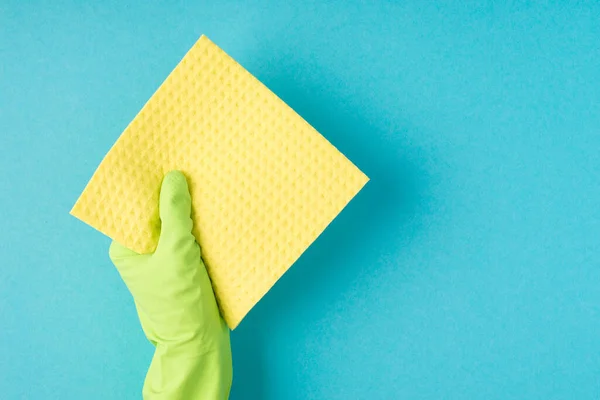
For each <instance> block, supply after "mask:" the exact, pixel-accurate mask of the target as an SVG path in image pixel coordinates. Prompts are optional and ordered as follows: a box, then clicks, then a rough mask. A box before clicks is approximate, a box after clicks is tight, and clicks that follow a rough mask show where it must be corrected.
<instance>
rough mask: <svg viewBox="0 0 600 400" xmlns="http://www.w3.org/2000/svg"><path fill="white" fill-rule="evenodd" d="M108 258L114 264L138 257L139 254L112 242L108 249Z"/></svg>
mask: <svg viewBox="0 0 600 400" xmlns="http://www.w3.org/2000/svg"><path fill="white" fill-rule="evenodd" d="M108 256H109V257H110V259H111V260H112V262H113V263H116V262H118V261H120V260H122V259H126V258H130V257H136V256H139V254H138V253H136V252H135V251H133V250H130V249H128V248H127V247H125V246H123V245H122V244H120V243H118V242H116V241H114V240H113V241H112V243H111V244H110V248H109V249H108ZM115 260H116V261H115Z"/></svg>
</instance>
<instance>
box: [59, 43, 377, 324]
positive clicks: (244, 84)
mask: <svg viewBox="0 0 600 400" xmlns="http://www.w3.org/2000/svg"><path fill="white" fill-rule="evenodd" d="M174 169H178V170H181V171H183V172H184V174H185V175H186V177H187V179H188V182H189V185H190V191H191V194H192V199H193V220H194V235H195V236H196V238H197V240H198V242H199V243H200V245H201V247H202V251H203V258H204V260H205V262H206V265H207V268H208V273H209V275H210V278H211V280H212V284H213V288H214V291H215V295H216V297H217V300H218V302H219V306H220V308H221V312H222V314H223V317H224V318H225V320H226V321H227V324H228V325H229V327H230V328H232V329H233V328H235V327H236V326H237V325H238V324H239V323H240V321H241V320H242V318H244V316H245V315H246V314H247V313H248V311H250V309H251V308H252V307H253V306H254V305H255V304H256V303H257V302H258V301H259V300H260V299H261V297H262V296H264V294H265V293H266V292H267V291H268V290H269V289H270V288H271V287H272V286H273V284H274V283H275V282H276V281H277V280H278V279H279V278H280V277H281V275H283V274H284V273H285V271H286V270H287V269H288V268H289V267H290V266H291V265H292V264H293V263H294V262H295V261H296V260H297V259H298V257H299V256H300V255H301V254H302V253H303V252H304V251H305V250H306V248H307V247H308V246H309V245H310V244H311V243H312V242H313V241H314V240H315V239H316V238H317V236H318V235H319V234H321V232H322V231H323V230H324V229H325V228H326V227H327V225H328V224H329V223H330V222H331V221H332V220H333V219H334V218H335V217H336V215H337V214H338V213H339V212H340V211H341V210H342V209H343V208H344V207H345V206H346V204H347V203H348V202H349V201H350V200H351V199H352V198H353V197H354V196H355V195H356V194H357V193H358V192H359V191H360V189H361V188H362V187H363V186H364V185H365V183H366V182H367V181H368V178H367V177H366V176H365V175H364V174H363V173H362V172H361V171H360V170H359V169H358V168H356V167H355V166H354V165H353V164H352V163H351V162H350V161H349V160H348V159H347V158H346V157H344V155H343V154H341V153H340V152H339V151H338V150H337V149H336V148H335V147H333V146H332V145H331V144H330V143H329V142H328V141H327V140H326V139H325V138H324V137H323V136H321V135H320V134H319V133H318V132H317V131H315V130H314V129H313V128H312V127H311V126H310V125H309V124H308V123H307V122H306V121H304V120H303V119H302V118H301V117H300V116H299V115H298V114H296V113H295V112H294V111H293V110H292V109H291V108H289V107H288V106H287V105H286V104H285V103H284V102H283V101H281V100H280V99H279V98H278V97H277V96H276V95H275V94H274V93H273V92H271V91H270V90H269V89H267V88H266V87H265V86H264V85H263V84H262V83H260V82H259V81H258V80H257V79H256V78H254V77H253V76H252V75H251V74H250V73H249V72H248V71H246V70H245V69H244V68H243V67H242V66H241V65H239V64H238V63H236V62H235V61H234V60H233V59H232V58H231V57H229V56H228V55H227V54H225V52H224V51H223V50H221V49H220V48H219V47H217V46H216V45H215V44H214V43H212V42H211V41H210V40H209V39H207V38H206V37H205V36H202V37H201V38H200V39H199V40H198V42H196V44H194V46H193V47H192V48H191V49H190V50H189V52H188V53H187V54H186V55H185V57H184V58H183V59H182V60H181V62H180V63H179V64H178V65H177V67H176V68H175V69H174V70H173V71H172V72H171V74H170V75H169V76H168V77H167V79H166V80H165V82H164V83H163V84H162V85H161V86H160V87H159V88H158V90H157V91H156V93H154V95H153V96H152V97H151V98H150V100H149V101H148V102H147V103H146V105H145V106H144V107H143V108H142V110H141V111H140V113H139V114H138V115H137V116H136V117H135V119H134V120H133V121H132V122H131V123H130V124H129V126H128V127H127V128H126V129H125V131H124V132H123V134H122V135H121V137H120V138H119V139H118V140H117V142H116V143H115V144H114V146H113V147H112V148H111V150H110V151H109V152H108V154H107V155H106V156H105V158H104V160H103V161H102V163H101V164H100V166H99V167H98V169H97V170H96V172H95V173H94V175H93V176H92V178H91V180H90V182H89V183H88V185H87V187H86V188H85V190H84V191H83V193H82V194H81V197H80V198H79V200H77V203H76V204H75V206H74V207H73V210H72V211H71V214H72V215H74V216H75V217H77V218H79V219H81V220H82V221H84V222H86V223H87V224H89V225H91V226H92V227H94V228H96V229H98V230H99V231H100V232H103V233H104V234H106V235H108V236H109V237H111V238H112V239H114V240H116V241H117V242H119V243H121V244H123V245H125V246H126V247H129V248H131V249H133V250H134V251H137V252H139V253H148V252H152V251H154V249H155V248H156V245H157V242H158V236H159V233H160V219H159V215H158V197H159V190H160V184H161V181H162V178H163V176H164V175H165V173H167V172H168V171H170V170H174Z"/></svg>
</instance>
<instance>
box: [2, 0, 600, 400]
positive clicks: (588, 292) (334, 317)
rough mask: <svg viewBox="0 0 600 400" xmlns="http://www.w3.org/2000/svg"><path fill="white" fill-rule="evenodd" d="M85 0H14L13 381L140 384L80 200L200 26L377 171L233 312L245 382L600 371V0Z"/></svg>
mask: <svg viewBox="0 0 600 400" xmlns="http://www.w3.org/2000/svg"><path fill="white" fill-rule="evenodd" d="M83 3H85V2H82V1H53V2H49V1H48V2H45V3H42V2H38V1H28V2H23V1H7V0H3V1H2V2H0V155H1V157H0V210H1V220H0V226H1V230H0V398H2V399H7V400H9V399H134V398H139V397H140V390H141V386H142V381H143V378H144V375H145V372H146V367H147V365H148V363H149V361H150V358H151V355H152V347H151V345H149V344H148V343H147V341H146V340H145V338H144V337H143V334H142V331H141V329H140V328H139V324H138V321H137V318H136V315H135V310H134V307H133V304H132V302H131V299H130V296H129V294H128V292H127V290H126V288H125V286H124V285H123V284H122V282H121V281H120V279H119V276H118V274H117V272H116V270H115V269H114V267H113V266H112V265H111V263H110V261H109V259H108V256H107V248H108V245H109V240H108V239H107V238H105V237H103V236H102V235H100V234H98V233H97V232H95V231H94V230H92V229H91V228H89V227H87V226H86V225H84V224H82V223H81V222H79V221H77V220H76V219H74V218H72V217H71V216H69V214H68V212H69V210H70V208H71V206H72V205H73V203H74V201H75V200H76V198H77V197H78V195H79V194H80V192H81V190H82V189H83V188H84V186H85V184H86V182H87V180H88V179H89V178H90V176H91V174H92V173H93V171H94V169H95V168H96V166H97V165H98V163H99V162H100V160H101V159H102V157H103V156H104V154H105V153H106V152H107V151H108V149H109V148H110V146H111V145H112V143H113V142H114V141H115V140H116V138H117V137H118V135H119V134H120V133H121V131H122V130H123V129H124V128H125V126H126V125H127V123H128V122H129V121H130V120H131V119H132V118H133V117H134V116H135V114H136V113H137V112H138V111H139V109H140V108H141V107H142V105H143V104H144V103H145V102H146V100H147V99H148V98H149V97H150V96H151V95H152V93H153V92H154V90H155V89H156V88H157V87H158V85H159V84H160V83H161V82H162V81H163V80H164V79H165V77H166V76H167V75H168V73H169V72H170V71H171V70H172V68H173V67H174V66H175V65H176V64H177V62H178V61H179V60H180V59H181V57H182V56H183V55H184V54H185V52H186V51H187V49H188V48H189V47H190V46H191V45H192V44H193V43H194V42H195V41H196V39H197V38H198V37H199V36H200V35H201V34H202V33H205V34H207V35H208V36H209V37H210V38H211V39H212V40H213V41H215V42H216V43H217V44H218V45H219V46H221V47H222V48H223V49H225V50H226V51H227V52H228V53H229V54H230V55H232V56H233V57H234V58H235V59H237V60H238V61H239V62H240V63H241V64H242V65H244V66H245V67H246V68H247V69H248V70H249V71H250V72H252V73H253V74H255V75H256V76H257V77H258V78H259V79H261V80H262V81H263V82H264V83H265V84H266V85H267V86H268V87H270V88H271V89H272V90H273V91H274V92H275V93H277V94H278V95H279V96H280V97H282V98H283V99H284V100H285V101H286V102H288V103H289V104H290V105H291V106H292V107H293V108H294V109H296V110H297V111H298V112H299V113H300V114H301V115H302V116H303V117H305V118H306V119H307V120H308V121H309V122H310V123H311V124H313V125H314V126H315V127H316V128H317V129H318V130H319V131H320V132H322V133H323V134H324V135H325V136H326V137H327V138H328V139H329V140H331V141H332V142H333V143H334V144H335V145H336V146H337V147H338V148H339V149H340V150H342V151H343V152H344V153H345V154H346V155H347V156H348V157H349V158H350V159H351V160H353V161H354V162H355V163H356V164H357V165H358V166H359V167H360V168H361V169H363V170H364V171H365V172H366V173H367V174H368V175H369V176H370V178H371V182H370V183H369V184H368V186H367V187H366V188H365V190H364V191H363V192H361V193H360V195H359V196H358V197H357V198H356V199H355V200H354V201H353V202H352V203H351V205H350V206H349V207H348V208H347V209H346V210H345V211H344V212H343V213H342V214H341V215H340V217H339V218H338V219H336V220H335V222H334V223H333V224H332V225H331V226H330V227H329V228H328V229H327V230H326V232H325V233H324V234H323V235H322V236H321V237H320V238H319V239H318V240H317V242H316V243H315V244H314V245H313V246H312V247H311V248H310V249H309V250H308V251H307V252H306V253H305V255H304V256H303V257H302V258H301V259H300V261H299V262H298V263H297V264H296V265H295V266H294V267H293V268H292V269H291V270H290V271H289V273H288V274H286V275H285V276H284V278H283V279H281V281H280V282H279V283H278V284H277V285H276V286H275V287H274V289H273V290H272V291H271V292H270V293H269V294H268V295H267V296H266V297H265V298H264V300H263V301H262V302H261V303H260V304H259V305H258V306H257V307H256V308H255V309H254V310H253V311H252V312H251V313H250V314H249V315H248V317H247V318H246V320H244V322H243V323H242V324H241V326H240V327H239V329H237V330H236V331H235V332H234V333H233V335H232V341H233V351H234V364H235V365H234V367H235V378H234V385H233V390H232V395H231V398H232V399H400V398H403V399H502V400H505V399H544V400H549V399H578V400H580V399H598V398H599V397H600V341H599V331H600V269H599V267H600V263H599V256H600V246H599V244H598V243H599V239H600V212H599V205H600V180H599V177H600V175H599V174H600V158H599V157H598V150H599V149H600V90H599V89H600V84H599V82H600V23H599V20H600V5H599V4H598V3H594V2H584V1H581V2H575V1H573V2H567V1H556V2H552V1H545V2H538V3H537V4H533V3H534V2H519V1H511V2H496V1H494V2H492V1H489V2H468V1H467V2H463V1H460V2H459V1H455V2H432V3H429V2H422V1H406V2H392V1H379V2H377V4H374V3H375V2H364V3H363V2H356V1H345V2H342V1H339V2H324V1H316V2H292V1H290V2H272V3H269V2H253V1H243V2H242V1H240V2H232V1H218V2H217V1H214V2H198V3H197V4H190V3H191V2H189V3H188V4H184V3H187V2H156V3H154V4H152V5H150V4H147V3H148V2H145V1H144V2H142V1H139V2H135V1H132V2H122V1H104V2H98V4H83ZM283 3H288V4H283ZM425 3H428V4H425ZM500 3H502V4H500Z"/></svg>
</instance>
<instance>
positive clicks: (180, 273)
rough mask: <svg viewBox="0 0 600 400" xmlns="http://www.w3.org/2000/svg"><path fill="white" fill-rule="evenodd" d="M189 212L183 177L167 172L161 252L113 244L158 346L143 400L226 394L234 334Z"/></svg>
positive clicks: (143, 320) (142, 319) (142, 318)
mask: <svg viewBox="0 0 600 400" xmlns="http://www.w3.org/2000/svg"><path fill="white" fill-rule="evenodd" d="M191 207H192V202H191V197H190V193H189V189H188V186H187V182H186V179H185V176H184V175H183V174H182V173H181V172H179V171H172V172H169V173H168V174H167V175H166V176H165V177H164V180H163V183H162V187H161V192H160V204H159V209H160V219H161V233H160V239H159V242H158V246H157V248H156V251H155V252H154V253H153V254H142V255H140V254H137V253H135V252H133V251H131V250H129V249H127V248H125V247H123V246H122V245H120V244H118V243H116V242H113V243H112V244H111V246H110V251H109V254H110V258H111V260H112V261H113V263H114V264H115V266H116V267H117V269H118V271H119V273H120V274H121V277H122V278H123V281H125V284H126V285H127V288H128V289H129V291H130V292H131V294H132V296H133V300H134V302H135V305H136V309H137V312H138V315H139V318H140V322H141V324H142V328H143V330H144V333H145V334H146V336H147V337H148V339H149V340H150V341H151V342H152V343H153V344H154V345H155V346H156V350H155V353H154V357H153V358H152V363H151V365H150V369H149V370H148V373H147V375H146V380H145V383H144V388H143V396H144V399H146V400H156V399H161V400H163V399H164V400H179V399H185V400H195V399H211V400H212V399H226V398H228V397H229V390H230V388H231V380H232V363H231V344H230V341H229V329H228V328H227V325H226V324H225V322H224V321H223V319H222V318H221V315H220V314H219V309H218V307H217V303H216V300H215V296H214V294H213V291H212V286H211V283H210V279H209V278H208V274H207V272H206V268H205V267H204V263H203V261H202V258H201V253H200V246H199V245H198V243H196V239H195V238H194V236H193V235H192V225H193V223H192V219H191V217H190V215H191Z"/></svg>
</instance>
